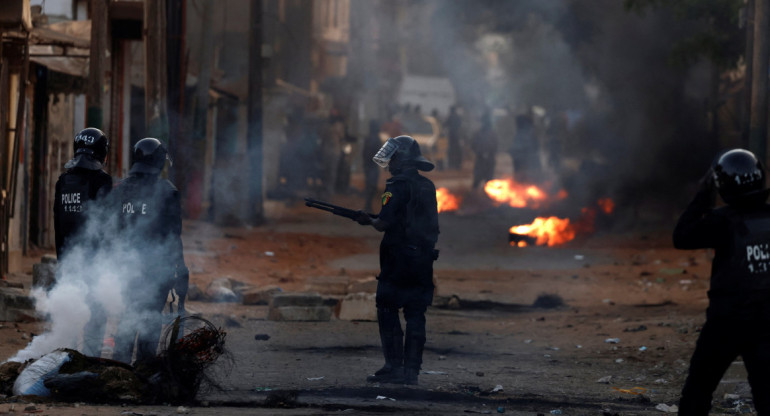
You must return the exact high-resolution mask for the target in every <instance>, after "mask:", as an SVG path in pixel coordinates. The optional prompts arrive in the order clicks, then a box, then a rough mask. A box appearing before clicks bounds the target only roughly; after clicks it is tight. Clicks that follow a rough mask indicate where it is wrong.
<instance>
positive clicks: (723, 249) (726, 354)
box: [674, 149, 770, 416]
mask: <svg viewBox="0 0 770 416" xmlns="http://www.w3.org/2000/svg"><path fill="white" fill-rule="evenodd" d="M765 181H766V173H765V170H764V167H763V166H762V163H760V161H759V160H757V158H756V157H755V156H754V154H753V153H751V152H749V151H747V150H743V149H735V150H730V151H728V152H726V153H724V154H723V155H722V156H720V157H719V158H718V160H717V162H716V164H715V165H714V166H713V169H709V171H708V172H706V176H704V178H703V179H702V180H701V184H700V189H699V190H698V192H697V194H696V195H695V198H694V199H693V200H692V202H690V204H689V205H688V206H687V209H686V210H685V211H684V213H683V214H682V216H681V217H680V218H679V222H678V223H677V224H676V228H675V229H674V246H675V247H676V248H679V249H690V250H692V249H704V248H710V249H714V260H713V263H712V266H711V285H710V286H711V287H710V289H709V291H708V297H709V306H708V309H707V310H706V323H705V324H704V325H703V329H702V330H701V333H700V335H699V336H698V342H697V343H696V345H695V351H694V352H693V355H692V359H691V360H690V371H689V374H688V376H687V380H686V381H685V383H684V388H683V389H682V398H681V400H680V401H679V414H680V415H704V416H705V415H708V414H709V410H710V409H711V400H712V395H713V393H714V390H715V389H716V388H717V386H718V385H719V381H720V380H721V378H722V376H723V375H724V373H725V371H726V370H727V368H728V367H730V364H731V363H732V362H733V360H735V358H736V357H737V356H739V355H740V356H741V357H743V362H744V363H745V366H746V371H747V372H748V380H749V385H750V386H751V391H752V395H753V397H754V405H755V406H756V409H757V413H758V414H760V415H768V414H770V395H768V392H770V248H769V247H770V205H768V204H767V203H766V200H767V197H768V193H770V190H768V189H767V187H766V185H765ZM717 192H718V193H719V195H720V196H721V197H722V200H724V202H725V203H726V204H727V205H726V206H722V207H719V208H715V201H716V193H717Z"/></svg>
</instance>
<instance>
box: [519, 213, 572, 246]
mask: <svg viewBox="0 0 770 416" xmlns="http://www.w3.org/2000/svg"><path fill="white" fill-rule="evenodd" d="M510 232H511V233H512V234H520V235H527V236H530V237H532V238H534V239H535V244H537V245H539V246H543V245H547V246H548V247H553V246H555V245H559V244H564V243H566V242H568V241H571V240H572V239H574V238H575V228H574V227H573V226H572V225H571V224H570V222H569V218H564V219H561V218H558V217H548V218H546V217H537V218H535V220H534V221H532V223H531V224H524V225H514V226H513V227H511V229H510ZM522 242H523V241H520V242H518V243H517V245H518V246H519V247H524V246H526V242H523V243H524V244H523V245H522V244H521V243H522Z"/></svg>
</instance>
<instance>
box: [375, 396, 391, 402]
mask: <svg viewBox="0 0 770 416" xmlns="http://www.w3.org/2000/svg"><path fill="white" fill-rule="evenodd" d="M377 400H391V401H394V402H395V401H396V399H394V398H392V397H387V396H377Z"/></svg>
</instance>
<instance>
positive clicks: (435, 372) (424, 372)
mask: <svg viewBox="0 0 770 416" xmlns="http://www.w3.org/2000/svg"><path fill="white" fill-rule="evenodd" d="M422 373H423V374H432V375H445V374H449V373H447V372H446V371H435V370H427V371H423V372H422Z"/></svg>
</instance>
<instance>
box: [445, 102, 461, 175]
mask: <svg viewBox="0 0 770 416" xmlns="http://www.w3.org/2000/svg"><path fill="white" fill-rule="evenodd" d="M461 128H462V119H461V118H460V115H459V114H457V106H456V105H453V106H452V107H451V108H450V109H449V116H447V120H446V131H447V139H448V141H449V149H448V150H447V159H448V162H449V169H454V170H459V169H460V168H461V167H462V163H463V149H462V139H461V137H462V136H461V132H460V129H461Z"/></svg>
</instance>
